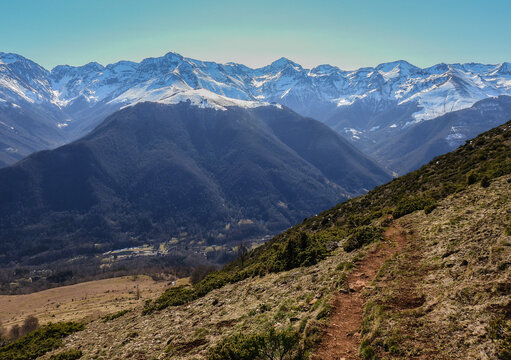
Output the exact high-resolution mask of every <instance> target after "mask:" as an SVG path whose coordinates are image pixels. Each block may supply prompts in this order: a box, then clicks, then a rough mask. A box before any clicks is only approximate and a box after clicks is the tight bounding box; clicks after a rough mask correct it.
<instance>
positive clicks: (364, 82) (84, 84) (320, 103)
mask: <svg viewBox="0 0 511 360" xmlns="http://www.w3.org/2000/svg"><path fill="white" fill-rule="evenodd" d="M498 95H511V65H510V64H509V63H502V64H498V65H483V64H474V63H470V64H437V65H434V66H431V67H429V68H425V69H421V68H418V67H416V66H414V65H412V64H410V63H408V62H406V61H404V60H399V61H393V62H388V63H383V64H380V65H378V66H376V67H367V68H361V69H358V70H353V71H344V70H341V69H339V68H337V67H335V66H331V65H327V64H325V65H319V66H317V67H315V68H313V69H306V68H303V67H302V66H301V65H299V64H297V63H295V62H293V61H291V60H289V59H287V58H284V57H283V58H280V59H278V60H276V61H274V62H272V63H271V64H270V65H267V66H264V67H260V68H257V69H253V68H250V67H247V66H245V65H242V64H236V63H227V64H219V63H215V62H210V61H200V60H194V59H190V58H186V57H183V56H181V55H180V54H177V53H174V52H169V53H167V54H165V55H164V56H161V57H155V58H147V59H144V60H142V61H141V62H131V61H119V62H117V63H114V64H108V65H106V66H103V65H101V64H98V63H96V62H91V63H88V64H86V65H83V66H69V65H60V66H56V67H55V68H53V69H52V70H51V71H47V70H45V69H44V68H42V67H40V66H39V65H37V64H35V63H33V62H31V61H30V60H28V59H25V58H23V57H22V56H20V55H16V54H6V53H0V99H2V100H5V101H9V102H14V103H16V104H21V103H22V101H21V100H23V101H27V102H31V103H47V104H50V105H52V104H53V105H56V106H58V107H59V108H62V109H67V110H66V114H69V116H71V117H72V116H73V111H75V110H73V109H75V108H76V106H75V107H73V105H74V104H76V103H77V102H80V103H83V104H87V106H89V107H101V106H119V107H121V106H127V105H130V104H134V103H137V102H140V101H156V102H168V101H176V99H180V100H182V101H185V100H186V99H189V100H191V101H192V102H193V103H197V104H200V103H201V102H200V101H199V98H200V97H201V96H202V97H203V98H204V100H205V101H207V103H209V104H218V105H219V106H225V104H227V103H230V104H235V105H236V106H253V104H254V103H260V104H267V103H272V102H277V103H281V104H283V105H286V106H289V107H291V108H293V109H295V110H296V111H298V112H301V113H304V114H305V115H313V116H316V117H318V118H320V119H321V116H322V113H321V111H319V112H318V109H320V108H321V109H333V108H337V107H347V106H351V105H353V104H355V103H358V102H361V101H365V102H367V101H369V102H371V103H372V104H375V105H374V106H378V111H383V110H384V106H386V105H384V104H394V105H392V106H396V105H406V104H412V103H413V104H416V106H417V110H416V112H415V113H414V114H413V119H411V120H414V121H423V120H427V119H431V118H433V117H436V116H439V115H442V114H444V113H446V112H449V111H453V110H459V109H462V108H465V107H470V106H471V105H473V104H474V103H475V102H476V101H478V100H481V99H484V98H487V97H491V96H498ZM376 104H379V105H376ZM80 106H82V105H80ZM382 106H383V107H382ZM389 106H391V105H389ZM79 108H80V109H81V108H82V107H79ZM109 109H110V107H109ZM375 109H376V108H375ZM114 110H115V108H113V109H112V111H114ZM313 110H314V112H313ZM76 111H77V110H76ZM375 111H376V110H375ZM325 113H328V111H326V110H325Z"/></svg>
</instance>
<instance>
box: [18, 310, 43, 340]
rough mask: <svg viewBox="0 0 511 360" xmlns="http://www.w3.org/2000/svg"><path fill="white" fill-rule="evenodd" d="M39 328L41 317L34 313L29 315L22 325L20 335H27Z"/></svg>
mask: <svg viewBox="0 0 511 360" xmlns="http://www.w3.org/2000/svg"><path fill="white" fill-rule="evenodd" d="M38 328H39V319H37V318H36V317H35V316H34V315H29V316H28V317H27V318H26V319H25V321H24V322H23V325H21V333H20V335H21V336H23V335H26V334H28V333H30V332H32V331H34V330H37V329H38Z"/></svg>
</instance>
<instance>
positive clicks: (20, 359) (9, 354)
mask: <svg viewBox="0 0 511 360" xmlns="http://www.w3.org/2000/svg"><path fill="white" fill-rule="evenodd" d="M84 328H85V326H84V325H83V324H80V323H75V322H64V323H55V324H52V323H50V324H48V325H45V326H43V327H41V328H39V329H37V330H35V331H33V332H31V333H29V334H27V335H25V336H23V337H22V338H20V339H19V340H17V341H15V342H13V343H11V344H9V345H6V346H3V347H1V348H0V360H31V359H36V358H38V357H39V356H42V355H44V354H46V353H47V352H48V351H51V350H54V349H57V348H58V347H60V346H61V345H62V339H63V338H65V337H66V336H69V335H70V334H72V333H74V332H76V331H81V330H83V329H84Z"/></svg>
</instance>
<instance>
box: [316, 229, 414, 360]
mask: <svg viewBox="0 0 511 360" xmlns="http://www.w3.org/2000/svg"><path fill="white" fill-rule="evenodd" d="M384 236H385V239H386V240H387V241H386V242H385V243H383V244H382V246H377V247H376V248H375V249H373V250H372V251H371V252H369V253H368V254H367V255H366V256H365V257H364V258H363V259H362V261H361V262H360V263H359V264H358V265H357V267H356V268H355V269H354V270H353V271H352V272H351V273H350V274H349V275H348V278H347V284H348V286H349V288H350V289H351V291H349V292H337V293H336V294H335V295H334V297H333V299H332V302H331V306H332V312H331V314H330V321H329V324H328V326H327V328H326V332H325V337H324V338H323V341H322V342H321V344H320V345H319V347H318V350H317V351H316V353H315V354H314V356H313V357H312V359H314V360H353V359H357V360H358V359H360V357H359V355H358V348H359V346H360V326H361V324H362V317H363V311H364V298H363V296H362V294H361V291H362V290H363V289H364V288H365V287H366V286H367V285H368V284H369V283H370V282H371V281H372V280H373V279H374V278H375V276H376V274H377V273H378V270H379V269H380V267H381V266H382V265H383V263H384V262H385V261H386V260H388V259H390V258H391V257H392V256H393V255H394V254H396V253H397V252H399V251H401V249H403V247H404V246H405V244H406V236H405V231H404V229H403V228H402V227H400V226H399V225H397V224H392V225H391V227H390V228H389V229H387V231H385V234H384ZM389 240H390V241H389ZM353 290H354V291H353Z"/></svg>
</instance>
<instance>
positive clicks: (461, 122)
mask: <svg viewBox="0 0 511 360" xmlns="http://www.w3.org/2000/svg"><path fill="white" fill-rule="evenodd" d="M510 117H511V97H509V96H499V97H497V98H490V99H485V100H481V101H479V102H477V103H476V104H474V105H473V106H472V107H470V108H468V109H463V110H458V111H453V112H450V113H447V114H445V115H442V116H440V117H438V118H435V119H432V120H428V121H424V122H421V123H419V124H415V125H412V126H410V127H408V128H407V129H406V130H404V131H403V132H402V134H400V135H398V136H394V137H387V136H385V135H382V138H383V139H384V140H382V141H379V142H378V144H372V145H371V146H370V147H369V148H367V153H369V154H371V155H372V156H374V157H375V158H376V159H378V160H379V161H380V162H381V163H382V164H385V165H386V166H388V167H389V168H391V169H394V170H396V171H397V172H398V173H400V174H406V173H408V172H410V171H412V170H416V169H417V168H419V167H420V166H422V165H423V164H425V163H427V162H428V161H430V160H431V159H433V158H434V157H435V156H438V155H442V154H445V153H447V152H449V151H452V150H454V149H456V148H457V147H458V146H461V145H463V144H464V143H465V141H467V140H468V139H471V138H473V137H475V136H477V135H478V134H480V133H482V132H484V131H487V130H489V129H490V128H494V127H496V126H499V125H501V124H503V123H505V122H506V121H507V120H509V118H510Z"/></svg>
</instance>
